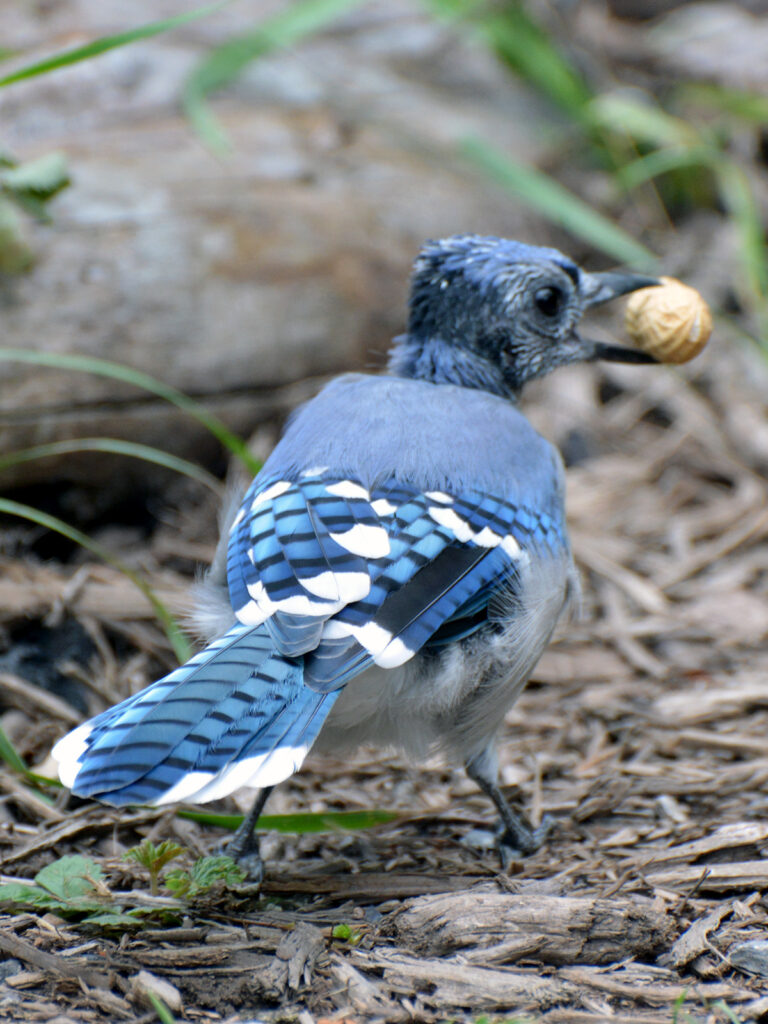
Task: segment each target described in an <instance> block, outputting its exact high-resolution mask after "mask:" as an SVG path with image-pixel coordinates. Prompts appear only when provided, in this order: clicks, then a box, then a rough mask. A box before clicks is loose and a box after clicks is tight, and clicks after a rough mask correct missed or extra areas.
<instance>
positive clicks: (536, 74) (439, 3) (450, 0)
mask: <svg viewBox="0 0 768 1024" xmlns="http://www.w3.org/2000/svg"><path fill="white" fill-rule="evenodd" d="M426 7H427V8H428V9H429V10H430V11H431V13H432V14H433V15H434V16H436V17H438V18H440V19H442V20H444V21H448V22H449V23H453V22H456V21H463V22H465V23H466V24H468V25H469V26H471V27H472V28H474V29H475V31H476V33H477V35H478V36H479V37H480V38H481V39H482V41H483V42H484V43H485V45H486V46H488V47H489V48H490V49H492V50H494V51H495V52H496V54H497V56H498V57H499V58H500V59H501V60H502V61H503V62H504V63H505V64H506V65H507V66H508V67H511V68H512V69H513V70H514V71H515V72H516V73H517V74H518V75H519V76H520V77H521V78H523V79H524V80H525V81H527V82H528V83H530V85H532V86H533V87H534V88H535V89H537V90H538V91H539V92H541V93H542V95H544V96H547V97H548V98H549V99H550V100H551V101H552V102H553V103H555V104H556V105H557V106H559V107H560V108H561V109H562V110H564V111H565V112H566V113H567V114H569V116H570V117H572V118H573V119H574V120H576V121H578V122H581V123H584V122H588V109H589V102H590V100H591V99H592V92H591V90H590V88H589V86H588V85H587V83H586V81H585V80H584V78H583V77H582V76H581V75H580V74H579V72H578V71H577V69H576V68H575V67H574V65H573V64H571V63H570V61H568V60H567V58H566V57H564V56H563V54H562V53H561V52H560V50H559V49H558V48H557V47H556V46H555V45H554V44H553V43H552V41H551V39H550V38H549V36H548V35H547V33H546V32H545V31H544V30H543V29H542V28H541V27H540V26H539V25H538V24H537V23H536V22H535V21H534V20H533V19H532V18H531V17H530V15H529V14H528V12H527V11H526V10H525V8H524V7H523V5H522V4H521V3H515V2H512V3H506V4H504V5H489V4H487V3H486V2H484V0H480V2H479V0H426Z"/></svg>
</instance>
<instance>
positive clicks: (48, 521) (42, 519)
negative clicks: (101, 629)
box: [0, 498, 192, 663]
mask: <svg viewBox="0 0 768 1024" xmlns="http://www.w3.org/2000/svg"><path fill="white" fill-rule="evenodd" d="M0 513H4V514H5V515H9V516H18V517H19V518H20V519H28V520H29V521H30V522H32V523H37V524H38V526H43V527H45V529H47V530H52V531H53V532H54V533H59V534H61V536H62V537H66V538H67V539H68V540H71V541H73V542H74V543H75V544H79V545H80V546H81V547H83V548H85V549H86V551H91V552H92V553H93V554H94V555H96V557H97V558H100V559H101V560H102V561H103V562H106V563H107V564H108V565H112V566H114V567H115V568H116V569H118V570H119V571H120V572H121V573H123V575H124V576H126V577H127V578H128V579H129V580H130V581H131V583H133V585H134V586H135V587H137V588H138V589H139V590H140V591H141V592H142V594H144V596H145V597H146V598H147V600H148V601H149V602H150V604H151V605H152V607H153V608H154V610H155V614H156V615H157V617H158V619H159V620H160V622H161V623H162V626H163V629H164V631H165V635H166V636H167V637H168V640H169V642H170V644H171V646H172V647H173V650H174V653H175V655H176V657H177V658H178V659H179V662H181V663H183V662H185V661H189V659H190V657H191V656H192V648H191V647H190V645H189V641H188V640H187V638H186V637H185V636H184V634H183V633H182V632H181V630H180V629H179V626H178V624H177V623H176V620H175V619H174V617H173V616H172V615H171V613H170V612H169V611H168V609H167V608H166V607H165V605H164V604H163V602H162V601H161V600H160V598H159V597H158V596H157V594H155V592H154V590H153V589H152V588H151V587H150V585H149V584H148V583H147V582H146V581H145V580H143V579H142V578H141V576H139V575H138V573H135V572H134V571H133V569H130V568H129V567H128V566H127V565H125V563H124V562H122V561H120V559H119V558H116V557H115V555H113V554H112V552H111V551H109V550H108V549H107V548H105V547H103V546H102V545H101V544H99V543H98V541H95V540H93V539H92V538H91V537H89V536H88V535H87V534H85V533H83V532H82V531H81V530H78V529H77V528H76V527H74V526H70V525H69V524H68V523H65V522H64V521H63V520H61V519H58V518H57V517H56V516H52V515H49V514H48V513H47V512H41V511H40V510H39V509H36V508H32V506H31V505H23V504H21V503H20V502H18V501H12V500H11V499H10V498H0Z"/></svg>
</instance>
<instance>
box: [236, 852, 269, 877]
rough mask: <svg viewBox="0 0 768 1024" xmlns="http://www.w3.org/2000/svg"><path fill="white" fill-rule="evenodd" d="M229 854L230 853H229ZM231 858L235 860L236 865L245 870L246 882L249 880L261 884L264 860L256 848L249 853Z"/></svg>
mask: <svg viewBox="0 0 768 1024" xmlns="http://www.w3.org/2000/svg"><path fill="white" fill-rule="evenodd" d="M230 856H232V855H231V854H230ZM233 860H237V864H238V867H240V868H242V870H243V871H244V872H245V881H246V882H251V883H252V884H253V885H261V883H262V882H263V881H264V861H263V860H262V859H261V854H260V853H259V851H258V850H252V851H251V852H250V853H245V854H243V855H242V856H240V857H235V858H233Z"/></svg>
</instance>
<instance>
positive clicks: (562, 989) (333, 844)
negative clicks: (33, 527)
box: [0, 341, 768, 1024]
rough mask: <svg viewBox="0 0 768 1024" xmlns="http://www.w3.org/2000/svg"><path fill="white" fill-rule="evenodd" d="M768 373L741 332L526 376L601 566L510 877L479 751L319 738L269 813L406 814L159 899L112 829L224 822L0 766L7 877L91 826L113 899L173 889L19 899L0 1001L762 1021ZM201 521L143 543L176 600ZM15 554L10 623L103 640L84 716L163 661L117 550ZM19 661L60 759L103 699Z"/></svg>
mask: <svg viewBox="0 0 768 1024" xmlns="http://www.w3.org/2000/svg"><path fill="white" fill-rule="evenodd" d="M766 395H768V366H767V365H766V363H765V362H764V361H762V360H761V358H760V357H759V356H758V355H757V353H756V352H754V351H752V350H751V349H749V348H748V347H746V346H745V345H741V344H739V343H737V342H732V343H728V342H725V341H724V342H723V344H722V345H721V346H713V350H712V352H709V353H707V354H705V356H704V357H702V358H701V360H698V361H697V362H696V363H694V364H692V365H691V367H690V368H685V369H684V370H682V371H671V370H666V369H665V370H658V369H655V368H648V369H646V368H642V369H638V368H616V369H610V370H602V371H599V372H598V371H597V370H595V369H593V368H588V367H585V368H574V369H572V370H569V371H567V372H565V373H562V374H560V375H557V376H555V377H553V378H552V379H551V380H550V381H547V382H545V383H544V384H542V385H540V386H538V387H537V388H536V389H534V391H533V392H532V394H531V396H530V400H529V402H528V404H527V409H528V411H529V412H530V415H531V417H532V419H533V420H534V421H535V423H536V424H537V425H538V426H539V428H540V429H542V430H543V431H544V432H545V433H547V434H548V436H550V437H552V438H554V439H556V440H557V441H558V442H559V443H560V445H561V447H562V448H563V450H564V451H565V453H566V455H567V456H568V457H569V459H570V461H571V463H572V465H571V467H570V469H569V496H568V504H569V514H570V522H571V529H572V537H573V543H574V547H575V551H576V554H577V560H578V562H579V566H580V569H581V573H582V577H583V589H584V594H583V600H582V609H581V614H580V616H579V617H577V618H576V619H575V620H574V621H572V622H570V623H567V624H565V625H564V626H563V628H562V629H561V630H560V632H559V634H558V638H557V639H556V641H555V643H554V644H553V646H552V647H551V649H550V650H549V651H548V653H547V654H546V656H545V657H544V658H543V659H542V661H541V663H540V665H539V666H538V668H537V670H536V672H535V677H534V679H533V680H532V682H531V685H530V686H529V688H528V689H527V691H526V693H525V694H524V696H523V697H522V699H521V700H520V701H519V703H518V704H517V706H516V707H515V708H514V709H513V711H512V712H511V713H510V715H509V717H508V720H507V723H506V726H505V731H504V736H503V742H502V778H503V782H504V785H505V786H506V787H507V790H508V792H509V793H510V795H511V796H512V797H514V798H515V799H517V800H518V801H519V802H520V804H521V806H523V807H525V808H526V809H527V811H528V812H529V813H530V815H531V817H532V818H533V819H534V821H536V820H539V819H540V818H541V816H542V815H543V814H545V813H548V814H551V815H552V816H553V817H554V818H555V819H556V820H557V828H556V830H555V832H554V834H553V836H552V839H551V841H550V842H549V844H548V845H547V846H546V848H545V849H543V850H541V851H539V852H538V853H537V854H536V855H535V856H533V857H530V858H528V859H526V860H520V861H518V862H515V863H514V864H513V865H512V868H511V870H510V871H509V872H508V873H506V874H501V873H500V872H499V869H498V864H497V862H496V859H495V856H494V852H493V849H492V843H493V836H492V827H491V820H492V819H491V813H490V809H489V807H488V805H487V802H486V801H485V799H484V798H483V797H482V796H481V795H480V794H478V793H477V791H476V790H475V789H474V787H473V786H472V784H471V783H469V782H468V781H467V779H466V777H465V776H464V774H463V772H462V771H460V770H459V769H458V768H454V767H451V766H444V765H441V764H437V763H435V764H429V765H427V766H425V767H413V766H408V765H406V764H405V763H403V762H402V761H401V760H399V759H398V758H396V757H394V756H392V755H390V754H386V753H381V752H376V751H366V752H363V753H361V754H360V755H359V756H358V757H357V758H356V759H355V760H353V761H339V762H329V761H326V762H323V763H319V762H318V763H315V764H313V765H311V766H310V768H309V769H307V770H305V771H304V772H302V773H301V774H300V775H299V776H298V777H296V778H294V779H293V780H291V781H290V782H289V783H287V784H285V785H284V786H282V787H281V788H280V790H279V791H278V792H277V793H276V794H275V796H274V801H273V802H272V803H271V805H270V808H269V810H270V813H287V812H290V811H299V810H303V811H306V810H311V811H319V810H324V809H327V808H331V809H335V810H355V809H366V808H373V807H375V808H387V809H392V810H394V811H397V812H399V814H400V817H399V818H398V819H397V820H396V821H394V822H392V823H390V824H388V825H384V826H379V827H377V828H374V829H371V830H365V831H360V832H355V833H323V834H307V835H302V836H281V835H277V834H271V833H270V834H265V836H264V842H263V852H264V853H265V855H266V857H267V859H268V869H267V878H266V880H265V883H264V885H263V888H262V891H261V894H260V895H259V896H258V897H256V896H255V895H254V894H253V893H250V895H249V894H248V893H247V892H245V893H244V892H241V891H235V892H225V891H223V890H214V891H212V892H211V893H209V894H207V895H206V897H205V898H204V899H200V900H198V901H196V902H191V903H189V904H188V905H183V904H179V903H174V901H173V900H171V899H170V897H169V896H168V894H167V893H166V892H161V895H159V896H157V897H153V896H152V895H151V894H150V892H149V886H148V880H147V877H146V875H145V874H144V873H143V872H142V869H141V868H139V867H137V866H136V865H135V864H131V863H129V862H127V861H125V860H123V859H122V854H123V853H124V852H125V850H126V849H127V848H128V847H129V846H131V845H133V844H135V843H136V842H138V841H139V840H140V839H141V838H142V837H147V836H149V837H150V838H151V839H152V840H153V841H155V842H159V841H160V840H161V839H164V838H173V839H175V840H176V841H177V842H179V843H181V844H182V845H183V846H184V847H185V848H186V849H187V851H188V857H189V862H190V863H191V860H192V859H194V858H195V857H198V856H200V855H202V854H206V853H210V852H212V851H213V850H214V849H215V848H216V846H217V844H218V843H220V841H221V839H222V836H223V833H222V832H221V830H216V829H213V828H203V827H201V826H200V825H198V824H196V823H194V822H191V821H188V820H183V819H180V818H177V817H174V816H173V813H172V812H167V811H166V812H163V813H160V812H155V811H144V810H133V811H129V812H124V813H117V812H113V811H111V810H105V809H104V808H101V807H97V806H93V805H90V804H88V805H86V804H72V805H68V804H67V801H66V797H65V796H63V795H62V796H61V797H60V798H58V799H56V800H55V801H54V802H52V803H51V802H48V801H47V800H46V799H45V797H44V795H41V793H40V791H38V790H35V789H33V788H31V787H29V786H27V785H26V784H25V783H24V782H23V781H22V780H21V779H20V777H19V776H17V775H15V774H14V773H13V772H11V770H10V769H8V768H3V769H2V770H0V855H2V867H1V868H0V870H1V871H2V873H3V876H4V877H3V881H8V880H10V879H11V878H13V879H31V878H33V876H34V875H35V873H36V872H37V871H39V870H40V869H41V868H42V867H44V866H45V865H46V864H49V863H51V862H52V861H54V860H55V859H56V858H59V857H62V856H64V855H67V854H72V853H80V854H85V855H88V856H90V857H93V858H94V859H95V860H97V861H98V862H99V863H100V864H101V866H102V868H103V870H104V872H105V879H106V884H107V885H108V888H109V891H110V892H111V893H112V894H113V897H114V899H115V900H117V901H118V902H120V901H121V900H122V901H123V902H124V903H126V904H130V905H135V904H136V903H139V904H142V903H143V905H145V906H155V907H156V908H157V910H158V913H157V914H156V915H154V916H153V917H151V918H150V919H149V921H148V922H147V923H145V924H143V925H142V926H141V927H140V928H138V929H129V930H105V929H99V928H96V927H92V926H91V927H88V926H85V925H77V924H73V923H72V922H67V921H64V920H62V919H61V918H59V917H57V916H55V915H53V914H46V913H42V912H40V913H37V914H35V913H31V912H16V913H12V912H10V911H9V910H8V909H7V908H6V912H5V913H3V914H2V917H0V951H1V952H0V1019H2V1020H3V1021H14V1022H15V1021H25V1022H41V1024H42V1022H45V1024H65V1022H109V1021H131V1022H138V1021H147V1022H148V1021H151V1020H156V1019H158V1018H157V1014H156V1010H155V1009H153V1008H152V1005H151V1002H149V1001H148V1000H149V998H150V997H149V996H148V995H147V992H155V994H156V995H159V996H160V997H161V998H162V999H163V1002H164V1003H165V1004H166V1005H167V1006H168V1007H169V1008H170V1010H171V1012H172V1013H173V1015H174V1017H175V1019H176V1020H179V1021H182V1020H183V1021H190V1022H208V1021H210V1022H224V1021H230V1022H234V1021H236V1020H263V1021H297V1022H300V1024H312V1022H316V1024H319V1022H320V1021H326V1022H327V1021H329V1020H333V1021H338V1022H339V1024H341V1022H342V1021H346V1022H355V1024H360V1022H363V1021H365V1022H369V1021H387V1022H390V1021H391V1022H397V1021H411V1020H414V1021H430V1022H431V1021H435V1022H437V1021H444V1020H449V1019H450V1020H457V1021H458V1020H460V1021H467V1022H468V1021H475V1020H477V1018H478V1017H482V1016H486V1017H488V1018H489V1019H509V1018H510V1017H511V1016H513V1015H520V1014H523V1015H525V1016H527V1017H528V1018H529V1019H533V1020H543V1021H548V1022H553V1024H554V1022H559V1021H569V1022H571V1021H578V1022H580V1021H583V1022H585V1024H596V1022H599V1021H608V1020H610V1021H613V1022H616V1024H619V1022H620V1024H634V1022H637V1024H655V1022H659V1024H661V1022H665V1024H667V1022H670V1021H671V1020H673V1019H680V1020H696V1021H699V1020H702V1021H703V1020H712V1021H733V1020H738V1021H765V1020H768V953H767V952H766V951H767V950H768V856H767V855H766V854H767V853H768V814H766V810H767V809H768V744H767V741H766V736H767V735H768V643H766V639H767V638H768V545H766V538H767V537H768V503H767V502H766V496H767V494H768V480H767V479H766V476H767V475H768V427H766V425H765V424H766V398H765V396H766ZM192 519H193V517H192V516H191V515H190V514H186V515H181V514H180V515H179V516H178V517H177V519H176V520H174V519H173V517H172V516H170V515H169V516H167V517H166V520H165V522H164V524H163V525H162V526H161V527H159V528H158V530H157V531H156V533H155V535H154V536H153V538H152V540H151V542H149V543H148V544H147V545H146V546H145V547H144V548H142V549H141V550H139V551H138V552H136V551H134V554H136V557H137V558H138V560H139V561H140V563H141V564H143V565H144V566H145V567H147V568H148V570H149V571H150V573H151V575H152V578H153V580H154V582H155V584H156V585H157V587H158V589H159V590H160V591H161V592H162V593H163V594H164V595H165V596H166V597H168V598H169V599H174V595H175V596H178V594H179V592H180V591H181V590H182V589H183V587H184V586H185V584H186V582H187V581H188V579H189V577H190V575H191V572H192V568H191V567H192V564H193V562H194V561H195V560H197V558H198V557H199V558H200V559H201V560H204V558H205V557H206V555H209V554H210V549H211V538H212V532H211V531H212V516H211V515H210V510H208V509H202V507H201V511H200V517H199V523H198V524H197V526H195V525H194V524H192V525H190V524H191V522H192ZM196 531H197V532H196ZM187 565H188V566H189V571H188V572H187V571H186V569H185V568H184V567H185V566H187ZM2 568H3V573H2V579H1V580H0V621H1V622H2V623H3V624H4V627H5V628H7V629H9V630H13V629H15V628H16V627H17V626H18V623H20V622H29V621H37V620H39V621H40V623H42V624H43V625H44V626H45V627H46V629H48V630H50V631H54V632H55V630H56V629H57V628H59V627H60V625H61V624H62V623H64V622H73V621H74V622H75V623H77V624H78V626H79V628H80V629H81V632H82V634H83V636H84V637H85V638H86V639H87V644H88V652H89V653H88V656H87V658H86V659H85V662H78V660H77V659H76V658H70V659H69V660H67V659H64V660H63V661H62V660H60V661H59V662H57V664H56V667H57V670H58V671H59V672H60V673H61V674H62V675H63V676H65V677H67V678H68V679H69V680H70V681H71V682H73V683H76V684H77V686H78V687H79V692H80V694H81V702H83V703H84V704H85V705H86V706H87V710H88V711H89V712H93V711H96V710H98V709H99V708H101V707H104V706H106V705H107V704H108V703H109V702H111V701H113V700H114V699H117V697H118V696H119V695H121V694H125V693H126V692H128V691H129V690H135V689H136V688H138V687H140V686H142V685H145V684H146V683H147V682H148V681H150V680H151V678H152V677H153V676H154V675H155V674H156V673H158V672H160V671H162V670H163V669H164V668H165V667H166V666H167V665H169V664H171V663H172V662H171V657H170V654H169V652H168V650H167V647H166V646H165V644H164V641H163V639H162V636H161V634H160V633H159V631H158V630H157V628H156V626H155V625H154V624H153V622H152V619H151V611H150V610H149V609H148V608H147V606H146V604H145V602H144V599H143V598H142V596H141V594H139V592H138V591H135V590H134V588H133V587H132V586H131V585H130V584H129V583H128V582H127V581H126V580H125V579H124V578H123V577H121V576H120V575H119V574H117V573H115V572H114V571H113V570H111V569H108V568H104V567H102V566H98V565H93V564H84V565H81V566H79V567H77V566H73V565H71V564H68V565H56V564H53V563H50V562H49V563H44V562H41V561H35V560H33V559H32V558H30V557H23V556H20V555H19V554H18V553H17V554H13V553H9V554H6V556H5V558H4V562H3V566H2ZM182 570H184V571H182ZM6 667H7V666H6ZM0 685H1V687H2V694H3V704H4V706H5V708H6V710H5V712H4V714H3V715H2V716H0V724H1V725H2V726H3V728H4V729H5V731H6V732H7V733H8V734H9V735H10V736H11V738H12V739H13V741H14V743H15V744H16V745H17V748H18V749H19V750H20V752H21V753H22V754H23V755H24V756H25V757H27V758H28V760H29V763H32V764H35V765H37V766H38V768H37V770H39V771H40V772H41V773H42V774H45V773H47V772H49V771H50V770H51V769H50V765H49V764H47V763H46V762H45V756H46V753H47V751H48V749H49V748H50V745H51V742H52V741H53V740H54V739H55V738H56V737H57V736H58V735H60V734H61V733H62V732H63V731H64V730H65V729H67V728H69V727H71V726H72V725H73V723H75V722H77V721H79V720H80V718H81V716H82V713H83V712H84V711H85V710H86V708H85V707H83V708H82V709H81V710H77V709H74V708H73V706H72V704H70V703H68V702H67V701H66V700H65V699H64V698H62V696H60V695H58V694H56V693H51V692H49V691H47V690H45V689H43V688H41V687H40V686H38V685H36V684H35V682H34V681H33V680H30V678H25V676H24V674H23V665H22V667H21V668H18V667H17V670H16V671H11V670H10V669H8V670H5V669H3V671H2V675H1V676H0ZM229 806H230V809H234V806H235V805H234V804H232V803H230V805H229ZM241 806H242V805H241ZM182 863H184V862H182ZM153 900H154V901H155V902H154V903H153ZM166 906H168V907H170V906H172V907H173V908H174V910H173V913H172V914H170V915H169V917H168V919H167V920H165V921H164V920H163V916H162V912H163V908H164V907H166ZM339 925H346V926H347V927H346V929H341V930H340V929H339V928H338V926H339ZM164 986H165V987H164ZM684 1015H687V1017H686V1016H684Z"/></svg>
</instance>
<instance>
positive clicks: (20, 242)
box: [0, 196, 35, 274]
mask: <svg viewBox="0 0 768 1024" xmlns="http://www.w3.org/2000/svg"><path fill="white" fill-rule="evenodd" d="M34 261H35V260H34V256H33V255H32V250H31V249H30V247H29V246H28V245H27V240H26V238H25V237H24V228H23V226H22V223H21V218H20V217H19V214H18V212H17V211H16V209H15V208H14V206H13V204H12V203H11V202H10V200H8V199H6V198H5V197H4V196H0V274H23V273H24V272H25V271H27V270H29V268H30V267H31V266H32V264H33V263H34Z"/></svg>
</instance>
